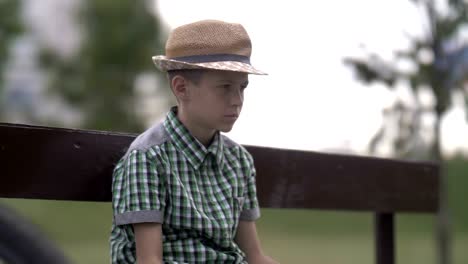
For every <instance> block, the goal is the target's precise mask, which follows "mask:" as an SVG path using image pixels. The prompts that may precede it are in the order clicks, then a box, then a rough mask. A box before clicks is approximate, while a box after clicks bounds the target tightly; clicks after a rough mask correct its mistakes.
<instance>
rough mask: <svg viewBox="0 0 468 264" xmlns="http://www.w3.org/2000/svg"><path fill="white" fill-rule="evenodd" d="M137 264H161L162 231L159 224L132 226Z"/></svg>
mask: <svg viewBox="0 0 468 264" xmlns="http://www.w3.org/2000/svg"><path fill="white" fill-rule="evenodd" d="M133 230H134V232H135V243H136V255H137V263H138V264H162V263H163V261H162V257H163V249H162V229H161V224H160V223H138V224H133Z"/></svg>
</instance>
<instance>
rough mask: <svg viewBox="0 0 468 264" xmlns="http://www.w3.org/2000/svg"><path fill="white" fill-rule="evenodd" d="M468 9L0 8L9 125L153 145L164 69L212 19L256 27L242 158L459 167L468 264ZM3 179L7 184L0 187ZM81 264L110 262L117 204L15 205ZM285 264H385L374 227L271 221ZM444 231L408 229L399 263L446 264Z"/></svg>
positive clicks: (26, 3)
mask: <svg viewBox="0 0 468 264" xmlns="http://www.w3.org/2000/svg"><path fill="white" fill-rule="evenodd" d="M467 10H468V6H467V3H465V1H462V0H459V1H457V0H419V1H418V0H392V1H390V0H356V1H344V0H342V1H321V2H316V3H315V2H314V3H312V2H307V1H299V0H291V1H262V0H258V1H247V0H237V1H214V0H197V1H189V0H187V1H182V0H158V1H149V0H147V1H143V0H112V1H111V0H40V1H37V0H0V122H7V123H22V124H33V125H46V126H57V127H73V128H83V129H94V130H107V131H119V132H133V133H139V132H142V131H143V130H144V129H145V128H146V127H148V126H150V125H151V124H153V123H155V122H159V121H160V120H161V119H162V118H164V116H165V113H166V112H167V111H168V109H169V107H170V106H171V105H174V103H175V102H174V100H173V98H172V97H171V93H170V90H169V88H168V87H167V82H166V80H165V76H164V75H162V74H161V73H159V72H158V71H157V70H156V68H155V67H154V66H153V64H152V61H151V56H152V55H159V54H164V44H165V40H166V38H167V35H168V32H169V31H170V30H171V29H172V28H174V27H177V26H179V25H182V24H185V23H190V22H193V21H196V20H201V19H220V20H225V21H229V22H238V23H241V24H243V25H244V26H245V28H246V29H247V31H248V33H249V35H250V37H251V39H252V42H253V55H252V63H253V65H255V66H256V67H257V68H259V69H261V70H263V71H266V72H268V73H269V75H268V76H266V77H263V76H261V77H259V76H252V77H251V79H250V84H249V88H248V89H247V90H246V101H245V105H244V109H243V115H241V117H240V119H239V120H238V122H237V124H236V126H235V128H234V129H233V131H232V132H230V133H229V134H228V136H230V137H231V138H233V139H235V140H237V141H238V142H240V143H243V144H249V145H262V146H271V147H280V148H292V149H305V150H314V151H321V152H334V153H346V154H352V155H370V156H379V157H392V158H402V159H410V160H434V161H441V162H443V164H445V165H446V166H445V169H446V174H447V176H448V177H447V179H448V182H447V190H448V205H449V206H448V212H449V216H450V217H449V220H450V221H449V222H450V230H451V240H452V244H451V250H452V253H453V254H452V255H453V263H457V264H462V263H468V253H467V251H466V248H468V207H467V205H466V197H465V195H464V193H465V189H466V188H467V187H468V175H467V174H468V122H467V120H468V114H467V113H468V82H467V77H468V27H467V25H468V17H467ZM2 176H3V177H5V176H4V175H2ZM0 202H1V203H2V204H3V205H7V206H10V207H12V208H15V209H16V210H17V211H18V212H19V213H20V214H21V215H23V216H25V217H27V218H28V219H30V221H31V222H33V223H34V224H36V225H38V226H39V227H40V228H41V229H42V230H43V231H44V233H45V234H46V236H47V237H48V238H49V239H50V240H52V241H54V242H55V243H56V244H57V245H58V246H59V247H60V248H61V249H62V250H63V251H64V252H65V254H66V255H67V256H68V257H69V258H70V259H71V260H72V261H74V262H75V263H107V262H109V247H108V237H109V232H110V226H111V220H112V212H111V208H110V204H104V203H79V202H57V201H37V200H19V199H1V200H0ZM262 213H263V217H262V218H261V219H260V220H259V223H258V228H259V232H260V237H261V240H262V243H263V245H264V247H265V251H266V252H267V253H269V254H270V255H272V256H273V257H274V258H276V259H277V260H279V261H280V262H281V263H373V262H374V255H373V254H374V253H373V250H374V246H373V245H374V244H373V243H374V242H373V235H372V231H373V225H372V224H373V218H372V215H371V214H368V213H350V212H325V211H303V210H263V211H262ZM435 227H436V219H435V218H434V217H433V216H427V215H401V216H398V217H397V262H398V263H436V242H435V241H436V233H435Z"/></svg>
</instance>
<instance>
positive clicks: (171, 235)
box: [110, 108, 260, 264]
mask: <svg viewBox="0 0 468 264" xmlns="http://www.w3.org/2000/svg"><path fill="white" fill-rule="evenodd" d="M176 111H177V108H173V109H172V110H171V111H170V112H169V113H168V114H167V117H166V119H165V121H164V122H163V123H161V124H158V125H156V126H154V127H152V128H150V129H148V130H147V131H146V132H144V133H143V134H141V135H140V136H139V137H137V138H136V139H135V141H134V142H133V143H132V144H131V146H130V148H129V150H128V151H127V153H126V154H125V156H124V157H123V158H122V159H121V160H120V161H119V163H118V164H117V165H116V167H115V169H114V175H113V183H112V194H113V201H112V205H113V211H114V221H113V225H112V233H111V238H110V246H111V257H112V263H136V254H135V251H136V250H135V237H134V232H133V227H132V224H134V223H141V222H156V223H162V232H163V260H164V263H173V264H175V263H177V264H181V263H247V262H246V260H245V255H244V253H243V252H242V251H241V250H240V249H239V247H238V246H237V244H236V243H235V242H234V236H235V234H236V229H237V225H238V221H239V219H240V220H255V219H257V218H258V217H259V216H260V211H259V206H258V201H257V195H256V188H255V168H254V165H253V159H252V156H251V155H250V154H249V153H248V152H247V151H246V150H245V149H244V148H243V147H242V146H240V145H238V144H236V143H234V142H233V141H231V140H230V139H228V138H227V137H225V136H223V135H221V134H220V133H216V135H215V137H214V139H213V142H212V143H211V145H210V146H209V147H208V148H206V147H205V146H204V145H203V144H201V143H200V142H199V141H198V140H196V139H195V138H194V137H193V136H192V135H191V134H190V133H189V131H188V130H187V129H186V128H185V127H184V126H183V124H182V123H181V122H180V121H179V120H178V119H177V116H176V113H175V112H176Z"/></svg>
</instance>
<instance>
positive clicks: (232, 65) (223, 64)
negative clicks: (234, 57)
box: [152, 55, 267, 75]
mask: <svg viewBox="0 0 468 264" xmlns="http://www.w3.org/2000/svg"><path fill="white" fill-rule="evenodd" d="M152 59H153V62H154V65H156V68H158V69H159V70H161V71H171V70H184V69H209V70H220V71H234V72H245V73H249V74H256V75H267V73H265V72H262V71H260V70H257V69H255V68H254V67H252V65H250V64H247V63H243V62H239V61H217V62H201V63H189V62H184V61H178V60H173V59H169V58H167V57H166V56H163V55H159V56H153V57H152Z"/></svg>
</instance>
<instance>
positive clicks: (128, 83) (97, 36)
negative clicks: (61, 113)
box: [41, 0, 165, 132]
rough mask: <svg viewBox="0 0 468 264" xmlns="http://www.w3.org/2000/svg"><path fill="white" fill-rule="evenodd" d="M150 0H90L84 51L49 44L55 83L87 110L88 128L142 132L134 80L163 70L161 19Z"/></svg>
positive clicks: (48, 63) (82, 18) (83, 17)
mask: <svg viewBox="0 0 468 264" xmlns="http://www.w3.org/2000/svg"><path fill="white" fill-rule="evenodd" d="M153 4H154V3H153V2H151V1H145V0H118V1H115V0H88V1H84V2H83V5H82V9H81V10H80V12H79V22H80V25H81V27H82V31H83V33H84V38H83V41H82V45H81V48H80V50H79V52H78V53H77V54H76V55H75V56H72V57H71V58H62V57H60V56H59V55H57V54H56V53H55V52H54V50H51V49H49V50H43V52H42V54H41V63H42V65H43V67H45V69H47V71H48V73H50V74H51V83H50V88H51V91H52V92H55V93H58V94H60V95H61V96H63V98H65V100H66V102H68V103H70V104H71V105H72V106H74V107H77V108H78V109H80V110H82V111H83V112H84V114H85V121H84V124H83V128H88V129H97V130H114V131H125V132H141V131H142V130H143V124H142V121H141V120H140V119H139V118H138V117H137V116H136V113H135V108H136V107H137V105H136V103H137V102H136V100H135V92H134V89H133V88H134V84H135V80H136V78H137V76H138V75H139V74H141V73H144V72H154V74H158V73H157V71H156V69H155V67H154V66H153V64H152V61H151V56H152V55H155V54H162V53H163V42H162V41H161V39H165V38H164V36H162V33H161V32H162V30H161V25H160V23H159V20H158V19H157V17H156V16H155V15H154V14H153V13H152V12H151V8H150V7H151V6H152V5H153Z"/></svg>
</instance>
